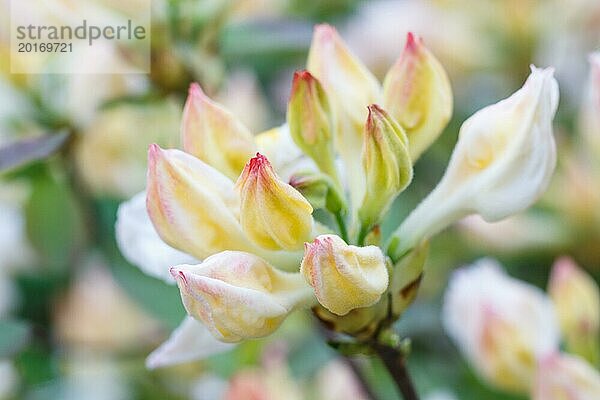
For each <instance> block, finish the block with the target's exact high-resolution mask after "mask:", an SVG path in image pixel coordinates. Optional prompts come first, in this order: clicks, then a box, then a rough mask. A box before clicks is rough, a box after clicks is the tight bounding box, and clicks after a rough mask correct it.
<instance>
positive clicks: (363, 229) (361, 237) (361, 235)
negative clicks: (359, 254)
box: [356, 224, 370, 246]
mask: <svg viewBox="0 0 600 400" xmlns="http://www.w3.org/2000/svg"><path fill="white" fill-rule="evenodd" d="M369 231H370V229H369V228H368V227H367V226H365V225H363V224H361V225H360V231H359V232H358V238H357V239H356V244H357V245H358V246H362V245H364V244H365V239H366V238H367V235H368V234H369Z"/></svg>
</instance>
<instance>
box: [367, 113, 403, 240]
mask: <svg viewBox="0 0 600 400" xmlns="http://www.w3.org/2000/svg"><path fill="white" fill-rule="evenodd" d="M368 109H369V116H368V118H367V123H366V125H365V137H364V147H363V157H362V162H363V167H364V169H365V176H366V192H365V197H364V199H363V201H362V205H361V206H360V208H359V210H358V216H359V218H360V221H361V223H362V224H363V226H364V227H368V228H370V227H372V226H373V225H375V224H376V223H378V222H379V221H380V219H381V217H382V216H383V214H385V213H386V212H387V211H388V209H389V207H390V205H391V204H392V202H393V201H394V199H395V198H396V196H397V195H398V194H399V193H400V192H402V191H403V190H404V189H405V188H406V187H407V186H408V184H409V183H410V181H411V180H412V175H413V169H412V163H411V160H410V155H409V153H408V139H407V138H406V134H405V133H404V130H403V129H402V128H401V127H400V126H399V125H398V124H397V123H396V121H394V119H393V118H391V117H390V116H389V115H388V114H387V113H386V112H385V111H384V110H382V109H381V108H380V107H379V106H377V105H375V104H372V105H370V106H369V107H368Z"/></svg>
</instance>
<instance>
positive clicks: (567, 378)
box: [531, 353, 600, 400]
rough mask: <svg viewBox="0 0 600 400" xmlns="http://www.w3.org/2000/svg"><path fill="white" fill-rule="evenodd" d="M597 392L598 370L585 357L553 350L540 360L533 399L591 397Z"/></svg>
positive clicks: (580, 399) (599, 384)
mask: <svg viewBox="0 0 600 400" xmlns="http://www.w3.org/2000/svg"><path fill="white" fill-rule="evenodd" d="M599 395H600V373H598V371H597V370H596V369H594V367H593V366H592V365H590V364H588V363H586V362H585V361H584V360H582V359H580V358H578V357H574V356H570V355H567V354H559V353H554V354H551V355H549V356H547V357H544V358H543V359H542V361H541V362H540V363H539V366H538V369H537V374H536V377H535V382H534V386H533V392H532V394H531V399H532V400H564V399H569V400H571V399H573V400H592V399H597V398H598V396H599Z"/></svg>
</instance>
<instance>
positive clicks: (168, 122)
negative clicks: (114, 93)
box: [75, 100, 180, 198]
mask: <svg viewBox="0 0 600 400" xmlns="http://www.w3.org/2000/svg"><path fill="white" fill-rule="evenodd" d="M179 119H180V109H179V106H178V105H177V104H176V103H175V102H173V101H171V100H166V101H164V102H161V103H154V104H146V105H132V104H123V105H119V106H115V107H110V108H108V109H106V110H103V111H101V112H100V113H98V114H97V115H96V116H95V117H94V118H93V121H92V122H91V123H90V124H89V125H88V126H87V128H86V129H85V130H84V131H83V132H82V135H81V136H80V137H79V140H78V142H77V146H76V148H75V156H76V161H77V167H78V170H79V173H80V174H81V176H82V177H83V179H84V181H85V183H86V184H87V186H88V187H89V188H90V189H91V191H92V192H94V193H96V194H99V195H108V196H113V197H119V198H126V197H129V196H132V195H134V194H135V193H137V192H139V191H140V190H142V189H144V187H145V184H146V164H147V157H146V152H147V149H148V145H150V144H151V143H159V144H161V145H163V146H172V145H176V144H177V143H178V132H179Z"/></svg>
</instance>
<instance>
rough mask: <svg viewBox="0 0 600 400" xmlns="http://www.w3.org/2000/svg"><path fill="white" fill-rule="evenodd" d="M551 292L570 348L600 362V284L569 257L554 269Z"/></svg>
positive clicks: (556, 264)
mask: <svg viewBox="0 0 600 400" xmlns="http://www.w3.org/2000/svg"><path fill="white" fill-rule="evenodd" d="M548 292H549V293H550V297H551V298H552V300H553V301H554V304H555V306H556V312H557V314H558V319H559V322H560V327H561V331H562V334H563V336H564V338H565V342H566V346H567V350H569V352H571V353H575V354H577V355H579V356H581V357H584V358H585V359H587V360H588V361H589V362H591V363H592V364H596V363H597V362H598V361H600V354H599V352H600V347H599V346H600V343H598V335H599V334H600V293H599V291H598V285H597V284H596V282H595V281H594V279H592V277H591V276H589V275H588V274H587V273H586V272H585V271H584V270H582V269H581V268H579V267H578V266H577V264H575V262H574V261H573V260H572V259H570V258H567V257H563V258H560V259H558V260H557V261H556V263H555V264H554V267H553V268H552V274H551V276H550V282H549V285H548Z"/></svg>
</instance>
